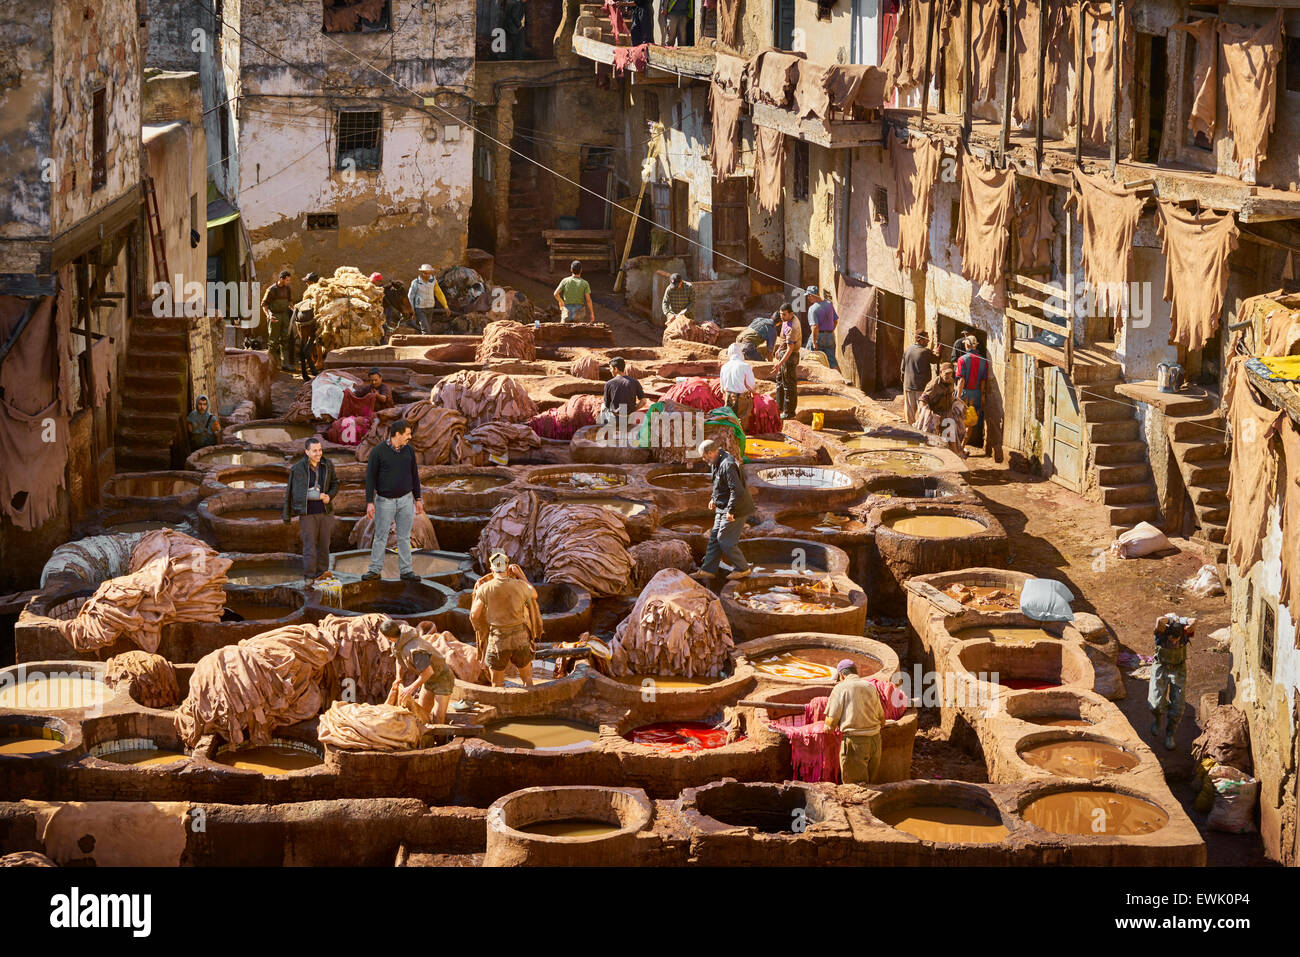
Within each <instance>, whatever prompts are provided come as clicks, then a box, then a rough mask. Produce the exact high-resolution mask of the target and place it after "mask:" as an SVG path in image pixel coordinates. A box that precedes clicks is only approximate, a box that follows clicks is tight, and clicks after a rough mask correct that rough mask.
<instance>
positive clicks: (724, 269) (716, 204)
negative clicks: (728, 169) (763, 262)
mask: <svg viewBox="0 0 1300 957" xmlns="http://www.w3.org/2000/svg"><path fill="white" fill-rule="evenodd" d="M748 184H749V180H748V179H746V178H744V177H740V176H733V177H731V178H729V179H724V180H722V181H721V182H719V181H717V180H716V179H715V180H714V181H713V271H714V272H716V273H718V274H719V275H721V274H724V273H727V274H731V275H743V274H744V272H745V270H746V266H745V263H746V262H747V261H748V256H749V190H748V189H747V186H748Z"/></svg>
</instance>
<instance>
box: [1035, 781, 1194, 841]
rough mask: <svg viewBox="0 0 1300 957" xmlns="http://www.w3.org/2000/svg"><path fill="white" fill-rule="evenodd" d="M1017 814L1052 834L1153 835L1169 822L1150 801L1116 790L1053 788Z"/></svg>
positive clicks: (1163, 813)
mask: <svg viewBox="0 0 1300 957" xmlns="http://www.w3.org/2000/svg"><path fill="white" fill-rule="evenodd" d="M1021 816H1022V817H1023V818H1024V819H1025V820H1026V821H1028V822H1029V823H1030V824H1033V825H1035V826H1036V827H1041V828H1042V829H1043V830H1044V831H1051V832H1052V833H1053V834H1098V833H1102V834H1106V835H1107V836H1109V837H1131V836H1133V835H1135V834H1153V833H1155V832H1156V831H1158V830H1160V829H1161V828H1162V827H1164V826H1165V825H1166V824H1168V823H1169V815H1168V814H1166V813H1165V812H1164V811H1162V810H1161V809H1160V808H1158V807H1156V806H1155V805H1154V804H1152V803H1151V802H1150V801H1144V800H1142V799H1141V798H1137V797H1133V796H1132V795H1129V794H1121V793H1120V792H1118V791H1082V790H1079V791H1057V792H1055V793H1053V794H1047V795H1044V796H1043V797H1040V798H1035V799H1034V800H1033V801H1031V802H1030V803H1029V804H1028V805H1026V806H1025V809H1024V811H1023V812H1022V813H1021ZM1099 823H1100V825H1101V830H1098V824H1099Z"/></svg>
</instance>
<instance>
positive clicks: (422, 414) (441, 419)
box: [357, 399, 472, 465]
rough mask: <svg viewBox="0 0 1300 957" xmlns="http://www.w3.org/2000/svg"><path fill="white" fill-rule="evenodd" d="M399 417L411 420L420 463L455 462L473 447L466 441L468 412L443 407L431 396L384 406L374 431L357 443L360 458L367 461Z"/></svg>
mask: <svg viewBox="0 0 1300 957" xmlns="http://www.w3.org/2000/svg"><path fill="white" fill-rule="evenodd" d="M398 419H405V420H406V421H407V422H409V423H410V424H411V448H412V450H413V451H414V452H415V460H416V462H417V463H419V464H420V465H455V464H458V463H460V462H463V461H464V460H465V459H466V458H467V457H468V456H469V455H471V454H472V452H471V450H470V449H469V448H468V446H466V444H465V416H463V415H461V414H460V413H459V412H454V411H452V410H451V409H444V408H440V407H439V406H436V405H434V404H433V403H432V402H430V401H429V400H428V399H421V400H420V401H419V402H412V403H411V404H410V405H403V406H397V407H395V408H392V409H381V410H380V411H379V414H378V415H376V416H375V420H374V422H373V423H371V426H370V431H369V432H367V433H366V435H365V438H363V439H362V440H361V442H360V443H359V444H358V445H357V461H359V462H364V461H366V460H367V459H368V458H369V457H370V452H371V450H372V449H374V447H375V446H376V445H378V444H379V443H380V442H382V441H384V440H385V439H386V438H388V427H389V425H391V424H392V423H393V422H396V421H397V420H398Z"/></svg>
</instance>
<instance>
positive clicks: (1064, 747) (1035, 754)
mask: <svg viewBox="0 0 1300 957" xmlns="http://www.w3.org/2000/svg"><path fill="white" fill-rule="evenodd" d="M1020 759H1021V760H1022V761H1024V762H1025V763H1026V764H1029V765H1032V766H1033V767H1036V768H1042V769H1043V770H1044V771H1048V772H1050V773H1052V774H1055V775H1057V776H1058V777H1063V778H1096V777H1100V776H1101V775H1103V774H1123V773H1124V772H1125V771H1131V770H1133V769H1134V768H1135V767H1137V766H1138V759H1137V755H1135V754H1133V753H1131V752H1129V751H1125V750H1124V749H1123V748H1121V747H1119V746H1118V745H1115V744H1108V743H1107V742H1105V741H1089V740H1086V739H1081V738H1071V739H1068V740H1063V741H1047V742H1045V743H1043V744H1033V745H1029V746H1028V747H1025V748H1023V749H1021V751H1020Z"/></svg>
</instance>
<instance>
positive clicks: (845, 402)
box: [795, 387, 867, 428]
mask: <svg viewBox="0 0 1300 957" xmlns="http://www.w3.org/2000/svg"><path fill="white" fill-rule="evenodd" d="M866 403H867V400H866V399H865V397H864V398H858V397H856V396H852V395H847V394H845V393H842V392H813V391H811V390H809V389H808V388H807V387H805V388H804V389H801V390H800V392H799V402H798V405H796V407H795V416H796V417H797V418H798V419H799V421H800V422H811V421H812V417H813V414H814V413H816V412H820V413H822V415H823V416H824V418H825V420H826V423H827V424H828V425H840V426H846V427H849V428H858V427H859V425H858V417H857V415H855V412H856V411H857V410H858V409H860V408H861V407H862V406H864V405H866Z"/></svg>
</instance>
